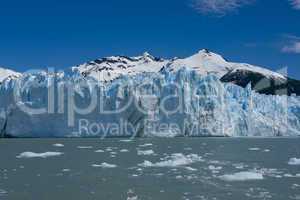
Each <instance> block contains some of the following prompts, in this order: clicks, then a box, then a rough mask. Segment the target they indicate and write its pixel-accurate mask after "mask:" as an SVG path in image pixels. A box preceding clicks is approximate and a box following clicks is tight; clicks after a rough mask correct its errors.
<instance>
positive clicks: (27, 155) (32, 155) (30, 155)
mask: <svg viewBox="0 0 300 200" xmlns="http://www.w3.org/2000/svg"><path fill="white" fill-rule="evenodd" d="M62 154H63V153H62V152H45V153H34V152H23V153H21V154H20V155H18V156H17V158H48V157H53V156H60V155H62Z"/></svg>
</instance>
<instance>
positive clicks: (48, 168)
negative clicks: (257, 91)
mask: <svg viewBox="0 0 300 200" xmlns="http://www.w3.org/2000/svg"><path fill="white" fill-rule="evenodd" d="M0 156H1V161H0V199H1V200H10V199H13V200H20V199H22V200H64V199H71V200H89V199H91V200H97V199H100V200H102V199H110V200H111V199H116V200H119V199H125V200H137V199H154V200H159V199H162V200H165V199H172V200H176V199H202V200H204V199H212V200H216V199H220V200H227V199H228V200H241V199H243V200H244V199H272V200H273V199H280V200H283V199H284V200H286V199H300V165H299V163H298V161H299V162H300V160H298V159H297V158H300V138H289V139H288V138H274V139H255V138H249V139H245V138H174V139H161V138H149V139H135V140H132V141H129V140H125V139H124V140H123V139H105V140H100V139H0ZM291 158H294V159H291ZM290 159H291V160H290ZM289 161H290V163H289Z"/></svg>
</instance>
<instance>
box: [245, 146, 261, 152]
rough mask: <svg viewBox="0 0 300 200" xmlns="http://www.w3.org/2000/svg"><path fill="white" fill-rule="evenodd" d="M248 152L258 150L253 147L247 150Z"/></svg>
mask: <svg viewBox="0 0 300 200" xmlns="http://www.w3.org/2000/svg"><path fill="white" fill-rule="evenodd" d="M248 150H249V151H259V150H260V148H257V147H253V148H249V149H248Z"/></svg>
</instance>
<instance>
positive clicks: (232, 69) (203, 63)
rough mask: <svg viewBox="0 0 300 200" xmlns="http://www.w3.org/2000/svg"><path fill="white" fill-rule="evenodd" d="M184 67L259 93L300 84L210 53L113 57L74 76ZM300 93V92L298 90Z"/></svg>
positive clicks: (103, 76) (77, 69)
mask: <svg viewBox="0 0 300 200" xmlns="http://www.w3.org/2000/svg"><path fill="white" fill-rule="evenodd" d="M183 67H185V68H188V69H192V70H195V71H196V72H197V73H198V74H200V75H208V74H214V75H215V76H217V77H218V78H220V80H221V81H223V82H231V83H234V84H237V85H239V86H242V87H246V86H247V85H248V84H249V83H250V82H251V84H252V87H253V89H254V90H256V91H257V92H260V93H266V94H277V93H278V91H281V90H280V89H281V88H287V91H286V94H288V95H290V94H292V93H296V94H297V95H300V91H298V89H297V88H298V87H297V86H299V85H298V84H299V83H300V82H298V81H296V80H292V79H289V78H287V77H286V76H284V75H282V74H279V73H276V72H273V71H271V70H268V69H266V68H263V67H258V66H254V65H250V64H246V63H235V62H229V61H227V60H226V59H224V58H223V57H222V56H221V55H218V54H216V53H213V52H210V51H209V50H207V49H203V50H200V51H199V52H198V53H196V54H194V55H192V56H190V57H187V58H183V59H179V58H174V59H161V58H156V57H154V56H152V55H150V54H149V53H144V55H142V56H137V57H126V56H113V57H106V58H101V59H97V60H94V61H92V62H88V63H84V64H82V65H78V66H76V67H73V68H72V70H73V71H74V72H79V73H80V74H81V75H83V76H90V77H93V78H95V79H96V80H99V81H105V82H107V81H112V80H114V79H117V78H119V77H120V76H122V75H136V74H139V73H144V72H157V73H158V72H160V71H163V70H165V71H170V72H176V71H178V70H180V69H182V68H183ZM299 90H300V89H299Z"/></svg>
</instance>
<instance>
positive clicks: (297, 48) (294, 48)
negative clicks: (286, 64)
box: [282, 42, 300, 54]
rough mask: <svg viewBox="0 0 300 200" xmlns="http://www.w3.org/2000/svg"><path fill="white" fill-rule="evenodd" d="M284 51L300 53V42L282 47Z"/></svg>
mask: <svg viewBox="0 0 300 200" xmlns="http://www.w3.org/2000/svg"><path fill="white" fill-rule="evenodd" d="M282 52H284V53H299V54H300V42H292V43H291V44H290V45H286V46H284V47H283V48H282Z"/></svg>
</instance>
